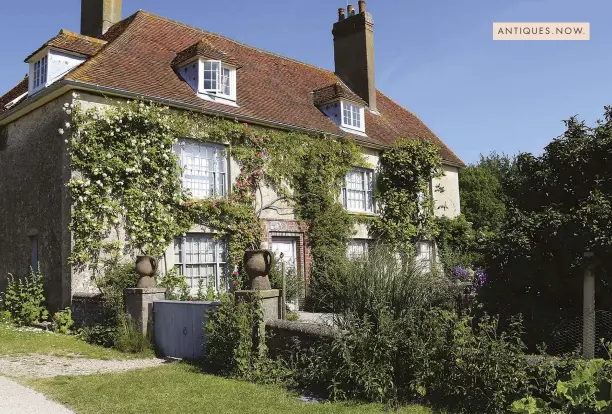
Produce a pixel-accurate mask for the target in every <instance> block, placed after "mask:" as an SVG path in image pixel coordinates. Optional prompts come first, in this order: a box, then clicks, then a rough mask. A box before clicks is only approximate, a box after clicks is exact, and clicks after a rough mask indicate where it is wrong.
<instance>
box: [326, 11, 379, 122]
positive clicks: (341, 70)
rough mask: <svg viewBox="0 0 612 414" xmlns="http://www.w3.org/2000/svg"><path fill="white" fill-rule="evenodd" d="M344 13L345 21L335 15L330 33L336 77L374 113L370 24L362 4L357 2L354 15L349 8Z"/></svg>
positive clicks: (371, 29)
mask: <svg viewBox="0 0 612 414" xmlns="http://www.w3.org/2000/svg"><path fill="white" fill-rule="evenodd" d="M348 10H349V13H348V16H346V18H343V17H344V13H342V14H340V15H339V19H338V21H337V22H336V23H334V30H333V31H332V33H333V35H334V60H335V64H336V75H338V76H339V77H340V79H342V80H343V81H344V83H346V84H347V85H348V86H349V87H350V88H351V89H352V90H353V91H354V92H355V93H356V94H357V95H359V96H360V97H361V98H362V99H363V100H364V101H366V102H367V103H368V106H369V107H370V109H372V110H374V111H376V82H375V77H374V21H373V20H372V15H371V14H370V13H368V12H367V11H366V2H365V0H360V1H359V13H358V14H355V8H354V6H353V5H350V6H349V7H348ZM351 11H352V15H351Z"/></svg>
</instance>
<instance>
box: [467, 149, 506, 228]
mask: <svg viewBox="0 0 612 414" xmlns="http://www.w3.org/2000/svg"><path fill="white" fill-rule="evenodd" d="M511 168H512V160H511V159H510V158H509V157H508V156H506V155H498V154H496V153H492V154H490V155H489V156H486V157H485V156H483V155H481V156H480V161H479V162H478V163H477V164H474V165H469V166H467V167H465V168H464V169H462V170H461V171H460V173H459V190H460V194H461V211H462V212H463V214H464V215H465V218H466V219H467V221H469V222H471V223H472V225H473V227H474V229H476V230H490V231H493V232H496V231H497V230H499V227H500V226H501V223H502V222H503V220H504V217H505V215H506V203H505V200H504V194H503V189H502V183H503V182H504V180H505V177H507V176H508V175H509V174H510V170H511Z"/></svg>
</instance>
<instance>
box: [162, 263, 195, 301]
mask: <svg viewBox="0 0 612 414" xmlns="http://www.w3.org/2000/svg"><path fill="white" fill-rule="evenodd" d="M157 285H158V286H159V287H161V288H166V299H168V300H187V299H189V285H187V281H186V280H185V278H184V277H183V276H181V275H179V274H178V271H177V269H171V270H169V271H168V273H166V274H164V275H162V276H161V277H159V278H158V280H157Z"/></svg>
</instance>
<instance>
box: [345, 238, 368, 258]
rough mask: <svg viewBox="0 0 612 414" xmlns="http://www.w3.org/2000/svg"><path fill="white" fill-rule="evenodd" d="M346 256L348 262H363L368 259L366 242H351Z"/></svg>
mask: <svg viewBox="0 0 612 414" xmlns="http://www.w3.org/2000/svg"><path fill="white" fill-rule="evenodd" d="M347 256H348V258H349V259H350V260H363V259H365V258H367V257H368V241H367V240H357V239H355V240H351V242H350V243H349V245H348V250H347Z"/></svg>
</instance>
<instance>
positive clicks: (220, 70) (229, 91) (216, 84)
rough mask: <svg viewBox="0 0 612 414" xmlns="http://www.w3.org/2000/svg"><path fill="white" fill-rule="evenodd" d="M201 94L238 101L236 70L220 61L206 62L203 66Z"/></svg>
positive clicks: (203, 62)
mask: <svg viewBox="0 0 612 414" xmlns="http://www.w3.org/2000/svg"><path fill="white" fill-rule="evenodd" d="M200 79H201V81H200V92H201V93H207V94H212V95H214V96H216V97H220V98H224V99H228V100H231V101H235V100H236V69H235V68H233V67H231V66H228V65H225V64H223V63H222V62H221V61H219V60H204V61H202V64H201V76H200Z"/></svg>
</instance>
